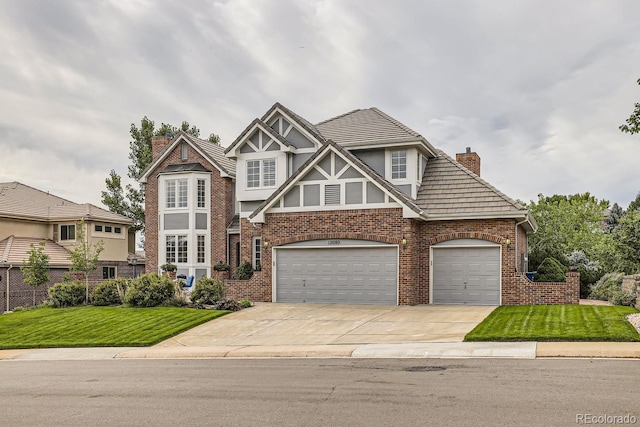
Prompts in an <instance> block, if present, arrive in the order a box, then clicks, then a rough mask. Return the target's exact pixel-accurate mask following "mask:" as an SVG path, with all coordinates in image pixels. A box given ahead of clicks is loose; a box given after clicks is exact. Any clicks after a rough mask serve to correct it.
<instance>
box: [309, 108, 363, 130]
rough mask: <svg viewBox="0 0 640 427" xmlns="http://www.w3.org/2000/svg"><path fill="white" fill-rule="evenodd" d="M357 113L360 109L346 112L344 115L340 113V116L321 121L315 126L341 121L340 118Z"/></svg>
mask: <svg viewBox="0 0 640 427" xmlns="http://www.w3.org/2000/svg"><path fill="white" fill-rule="evenodd" d="M358 111H362V108H356V109H355V110H351V111H348V112H346V113H342V114H340V115H338V116H335V117H331V118H330V119H327V120H323V121H321V122H319V123H316V124H315V126H319V125H323V124H325V123H328V122H331V121H333V120H337V119H341V118H343V117H345V116H348V115H349V114H353V113H357V112H358Z"/></svg>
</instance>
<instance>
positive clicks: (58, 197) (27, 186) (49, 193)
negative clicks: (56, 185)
mask: <svg viewBox="0 0 640 427" xmlns="http://www.w3.org/2000/svg"><path fill="white" fill-rule="evenodd" d="M9 184H15V185H16V187H17V186H18V185H20V186H22V187H26V188H28V189H30V190H33V191H37V192H38V193H42V194H45V195H47V196H50V197H55V198H56V199H60V200H62V201H64V202H67V203H70V204H72V205H76V206H79V205H78V203H76V202H72V201H71V200H68V199H65V198H64V197H60V196H56V195H55V194H51V192H50V191H44V190H40V189H39V188H35V187H32V186H30V185H27V184H23V183H22V182H19V181H10V182H0V186H2V185H9ZM16 187H14V188H13V189H14V190H15V188H16ZM1 193H2V192H0V194H1ZM56 206H60V205H56Z"/></svg>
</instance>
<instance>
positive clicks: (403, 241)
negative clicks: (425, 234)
mask: <svg viewBox="0 0 640 427" xmlns="http://www.w3.org/2000/svg"><path fill="white" fill-rule="evenodd" d="M401 242H402V246H407V239H406V237H404V234H403V235H402V240H401Z"/></svg>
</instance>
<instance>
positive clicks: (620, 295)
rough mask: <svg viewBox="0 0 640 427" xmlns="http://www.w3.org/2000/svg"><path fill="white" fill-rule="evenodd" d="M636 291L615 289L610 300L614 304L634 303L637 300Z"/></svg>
mask: <svg viewBox="0 0 640 427" xmlns="http://www.w3.org/2000/svg"><path fill="white" fill-rule="evenodd" d="M636 297H637V295H636V293H635V292H627V291H623V290H622V289H620V290H614V291H613V292H611V295H610V296H609V302H610V303H611V304H614V305H632V304H633V303H634V302H635V300H636Z"/></svg>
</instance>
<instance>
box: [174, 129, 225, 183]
mask: <svg viewBox="0 0 640 427" xmlns="http://www.w3.org/2000/svg"><path fill="white" fill-rule="evenodd" d="M180 136H182V137H183V138H185V139H187V140H189V142H191V143H192V144H193V145H195V146H196V147H197V148H199V149H200V150H201V151H202V152H203V153H204V154H205V156H206V157H207V158H208V160H209V161H211V163H213V165H214V166H215V167H217V168H218V169H220V170H221V171H223V172H224V173H226V174H227V175H229V176H233V177H235V176H236V162H235V160H233V159H229V158H227V157H226V156H225V155H224V152H225V149H224V148H223V147H221V146H220V145H218V144H214V143H213V142H211V141H206V140H204V139H200V138H196V137H195V136H192V135H189V134H188V133H186V132H182V131H181V133H180Z"/></svg>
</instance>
